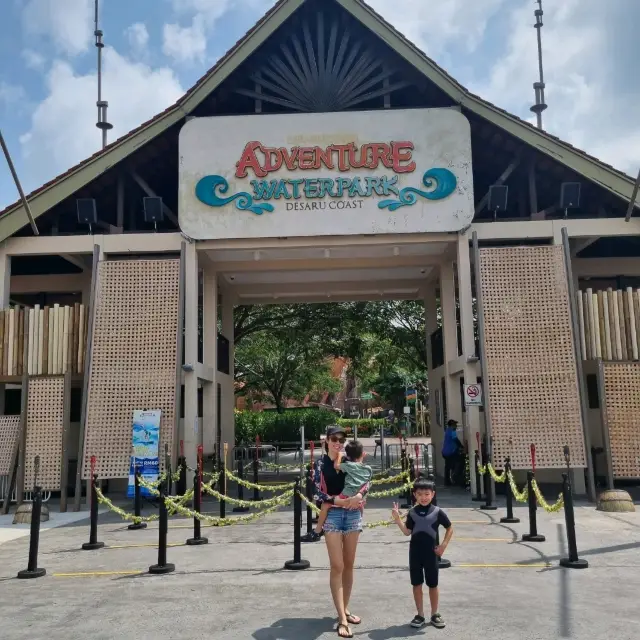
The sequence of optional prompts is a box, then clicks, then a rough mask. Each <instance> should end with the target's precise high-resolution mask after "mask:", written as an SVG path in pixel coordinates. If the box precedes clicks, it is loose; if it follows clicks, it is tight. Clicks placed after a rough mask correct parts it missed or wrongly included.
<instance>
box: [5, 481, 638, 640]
mask: <svg viewBox="0 0 640 640" xmlns="http://www.w3.org/2000/svg"><path fill="white" fill-rule="evenodd" d="M440 504H441V505H442V506H443V507H444V508H447V506H448V505H450V507H449V508H448V511H449V514H450V516H451V518H452V520H453V522H454V527H455V535H454V539H453V542H452V544H451V546H450V548H449V550H448V551H447V557H448V558H449V559H450V560H451V561H452V563H453V567H452V568H451V569H448V570H446V571H442V573H441V587H442V602H441V608H440V609H441V613H442V615H443V616H444V618H445V620H446V621H447V628H446V629H445V630H443V631H439V630H436V629H434V628H432V627H427V628H426V629H424V630H422V631H418V632H416V631H413V630H411V629H410V628H409V627H408V626H407V623H408V622H409V620H410V619H411V618H412V617H413V615H414V610H413V603H412V598H411V587H410V584H409V578H408V571H407V554H408V543H407V539H405V538H404V536H402V535H401V534H400V532H399V531H398V530H397V529H395V528H392V527H381V528H378V529H372V530H367V531H365V533H364V534H363V536H362V539H361V544H360V545H359V549H358V558H357V570H356V583H355V588H354V593H353V599H352V606H351V608H352V611H353V612H354V613H357V614H358V615H360V616H362V618H363V624H362V625H360V626H359V627H354V631H355V632H356V637H358V638H368V639H371V640H392V639H395V638H398V639H401V638H414V637H420V638H435V637H436V636H437V637H442V638H447V637H448V638H456V640H467V639H468V640H472V639H473V640H479V639H480V640H484V639H487V640H488V639H489V638H500V640H548V639H551V638H576V639H580V640H582V639H584V640H587V639H588V640H605V639H608V638H616V640H626V639H629V640H631V639H632V638H637V637H638V629H639V628H640V609H639V608H638V605H637V602H638V598H637V594H638V593H639V592H640V570H639V569H640V553H639V550H640V513H632V514H603V513H599V512H596V511H595V510H594V509H593V507H590V506H579V507H578V508H577V509H576V520H577V523H578V529H577V533H578V544H579V549H580V555H581V556H582V557H584V558H586V559H588V560H589V563H590V567H589V569H586V570H584V571H568V570H565V569H559V568H558V566H557V565H558V558H559V557H560V556H561V555H564V546H565V543H564V538H565V535H564V518H563V514H562V513H560V514H556V515H547V514H545V513H542V512H538V515H539V527H538V528H539V531H540V532H541V533H543V534H544V535H546V536H547V541H546V542H544V543H539V544H527V543H522V542H520V541H519V540H520V535H521V534H522V533H523V532H525V531H526V530H527V525H526V515H527V514H526V509H525V508H522V507H520V508H518V509H517V510H516V515H518V516H519V517H520V518H522V519H523V523H521V524H516V525H501V524H499V517H500V515H504V510H501V511H498V512H483V511H480V510H478V509H475V508H472V507H471V506H470V502H469V500H468V498H467V497H466V496H464V495H461V494H458V495H456V496H453V495H449V496H448V495H447V494H446V493H445V492H443V493H442V495H440ZM460 505H464V506H460ZM390 506H391V501H390V500H389V501H383V500H377V501H372V504H371V505H369V506H368V508H367V514H366V517H367V519H368V520H369V521H375V520H380V519H383V518H384V519H386V518H388V517H389V514H390ZM213 507H214V505H211V504H209V505H205V510H213ZM74 515H75V514H74ZM101 520H102V522H103V523H102V524H101V525H100V533H99V538H100V539H101V540H103V541H104V542H106V543H107V545H108V547H107V548H105V549H103V550H100V551H94V552H86V551H81V550H79V549H80V545H81V544H82V543H83V542H85V541H86V540H87V539H88V523H87V522H86V521H84V522H74V523H71V524H67V525H66V526H61V527H58V528H55V529H50V530H48V531H46V532H44V533H43V535H42V538H41V552H40V561H39V565H40V566H42V567H44V568H46V569H47V575H46V576H45V577H44V578H41V579H38V580H33V581H23V580H17V579H15V575H16V573H17V572H18V571H19V570H20V569H24V568H25V567H26V562H27V553H28V538H21V539H16V540H12V541H9V542H6V543H5V544H4V545H2V546H1V547H0V593H1V594H2V595H1V597H0V619H2V621H3V628H2V633H1V637H2V639H3V640H22V639H24V640H27V639H28V640H33V639H34V638H35V639H41V638H42V639H44V638H46V639H47V640H63V639H64V640H81V639H82V640H85V639H86V638H91V639H92V640H111V639H115V638H118V639H122V640H158V638H167V639H170V640H182V639H184V640H187V639H188V640H197V639H205V638H206V639H207V640H232V639H242V640H251V639H253V640H326V639H329V638H336V637H337V635H336V633H335V631H333V630H332V623H333V621H334V612H333V607H332V605H331V601H330V595H329V589H328V579H329V575H328V570H327V569H328V563H327V556H326V552H325V549H324V545H323V543H322V542H320V543H315V544H311V545H305V546H303V557H305V558H307V559H308V560H309V561H310V562H311V568H310V569H308V570H306V571H303V572H289V571H285V570H283V564H284V562H285V560H289V559H291V558H292V554H293V549H292V544H291V542H292V536H293V531H292V513H291V511H290V510H286V511H285V510H283V511H281V512H278V513H275V514H273V515H271V516H268V517H267V518H266V519H264V520H261V521H260V522H259V523H255V524H250V525H239V526H233V527H225V528H218V527H216V528H205V529H204V534H205V535H207V536H209V538H210V544H208V545H206V546H202V547H187V546H182V545H183V543H184V540H185V539H186V538H187V537H190V535H191V531H190V526H191V525H190V523H189V521H186V520H172V522H171V529H170V531H169V541H170V543H171V544H173V545H176V546H172V547H170V548H169V550H168V556H169V561H170V562H173V563H175V565H176V571H175V573H172V574H169V575H166V576H150V575H148V574H147V573H146V571H147V569H148V567H149V565H151V564H154V563H155V562H156V554H157V551H156V548H155V545H156V543H157V535H158V531H157V528H156V527H157V525H156V524H152V525H150V526H149V528H148V529H147V530H144V531H137V532H131V531H128V530H127V529H126V525H125V524H123V523H122V522H121V521H119V520H118V519H117V518H114V517H113V516H112V515H108V516H102V517H101Z"/></svg>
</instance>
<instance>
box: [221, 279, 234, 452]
mask: <svg viewBox="0 0 640 640" xmlns="http://www.w3.org/2000/svg"><path fill="white" fill-rule="evenodd" d="M234 297H235V296H234V294H233V292H232V291H231V290H229V289H224V290H223V292H222V335H223V336H224V337H225V338H227V340H229V375H225V374H222V373H221V374H219V377H220V386H221V391H222V402H221V414H222V442H223V443H225V442H226V443H227V444H228V445H229V451H231V449H232V448H233V447H234V446H235V414H234V408H235V389H234V385H233V378H234V360H235V356H234V325H233V308H234V305H235V299H234ZM223 454H224V452H223Z"/></svg>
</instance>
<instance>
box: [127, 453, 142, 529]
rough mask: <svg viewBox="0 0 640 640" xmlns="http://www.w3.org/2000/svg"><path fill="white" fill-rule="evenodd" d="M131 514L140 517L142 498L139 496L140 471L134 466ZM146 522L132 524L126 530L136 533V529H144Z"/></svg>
mask: <svg viewBox="0 0 640 640" xmlns="http://www.w3.org/2000/svg"><path fill="white" fill-rule="evenodd" d="M133 489H134V494H133V513H134V514H135V515H136V516H138V517H140V516H141V515H142V496H141V495H140V469H138V465H136V466H135V469H134V475H133ZM146 528H147V523H146V522H132V523H131V524H130V525H129V526H128V527H127V529H129V530H130V531H137V530H138V529H146Z"/></svg>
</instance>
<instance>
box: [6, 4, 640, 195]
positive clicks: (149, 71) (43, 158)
mask: <svg viewBox="0 0 640 640" xmlns="http://www.w3.org/2000/svg"><path fill="white" fill-rule="evenodd" d="M93 4H94V2H93V0H2V8H3V13H2V21H0V128H1V129H2V132H3V135H4V136H5V139H6V142H7V144H8V146H9V148H10V150H11V153H12V156H13V158H14V162H15V164H16V167H17V169H18V172H19V175H20V177H21V180H22V182H23V186H24V187H25V190H26V191H27V192H28V191H30V190H32V189H34V188H36V187H38V186H39V185H40V184H42V183H43V182H45V181H46V180H49V179H51V178H53V177H55V176H56V175H58V174H59V173H61V172H63V171H65V170H66V169H68V168H69V167H70V166H72V165H74V164H75V163H77V162H79V161H80V160H82V159H83V158H84V157H86V156H88V155H90V154H91V153H93V152H95V151H96V150H98V148H99V145H100V134H99V132H98V130H97V129H96V128H95V121H96V107H95V100H96V76H95V66H96V49H95V47H94V46H93ZM100 4H101V18H100V22H101V28H102V29H103V31H104V33H105V35H104V42H105V44H106V48H105V55H104V58H105V61H104V98H105V99H107V100H108V101H109V119H110V121H111V122H113V124H114V125H115V129H114V131H113V132H111V133H110V139H111V140H113V139H114V138H115V137H117V136H120V135H122V134H123V133H126V131H128V130H130V129H132V128H133V127H135V126H137V125H138V124H140V123H141V122H143V121H144V120H146V119H148V118H150V117H152V116H153V115H154V114H155V113H157V112H159V111H161V110H163V109H164V108H166V107H167V106H168V105H169V104H172V103H173V102H175V100H176V99H177V98H178V97H179V96H180V95H181V94H182V93H183V92H184V91H185V90H186V89H188V88H189V87H190V86H191V85H192V84H194V83H195V81H196V80H197V79H198V78H199V77H200V76H201V75H202V74H203V73H205V72H206V70H207V69H208V68H209V67H211V66H212V65H213V64H214V63H215V61H216V60H217V59H218V58H219V57H220V56H221V55H222V54H223V53H224V52H225V51H226V50H227V49H229V48H230V47H231V46H232V45H233V44H234V43H235V42H236V40H238V39H239V38H240V37H242V35H243V34H244V33H245V32H246V31H247V30H248V29H249V28H250V27H251V26H252V25H253V24H254V23H255V22H256V20H258V19H259V17H260V16H261V15H262V14H263V13H264V12H265V11H266V10H267V9H268V8H269V7H270V6H272V4H273V0H102V1H101V3H100ZM370 4H371V5H372V6H373V7H374V8H375V9H376V10H378V11H379V12H380V13H382V14H383V15H384V16H385V18H387V19H388V20H389V21H390V22H392V23H393V24H394V25H395V26H396V28H398V29H399V30H400V31H402V32H403V33H405V35H407V36H408V37H409V38H410V39H412V40H413V41H414V42H416V44H418V46H420V47H421V48H422V49H423V50H425V51H426V52H427V53H428V54H429V55H431V56H432V57H433V58H434V59H435V60H436V62H438V63H439V64H441V65H442V66H443V67H445V68H446V70H447V71H448V72H449V73H450V74H451V75H453V76H454V77H455V78H456V79H457V80H459V81H460V82H461V83H462V84H464V85H465V86H467V87H468V88H470V89H471V90H472V91H474V92H475V93H478V94H480V95H482V96H483V97H485V98H487V99H488V100H491V101H492V102H495V103H496V104H498V105H499V106H501V107H503V108H506V109H508V110H509V111H511V112H513V113H516V114H517V115H519V116H521V117H523V118H527V119H530V118H531V115H532V114H531V113H530V112H529V106H530V105H531V103H532V99H533V89H532V83H533V81H534V80H535V79H536V73H537V72H536V41H535V30H534V29H533V28H532V25H533V23H534V18H533V10H534V8H535V5H534V3H533V2H532V1H531V0H370ZM400 5H401V6H402V11H398V7H399V6H400ZM605 5H606V6H605ZM543 8H544V10H545V20H544V22H545V26H544V30H543V47H544V54H545V70H546V78H545V79H546V82H547V101H548V103H549V110H548V111H547V112H546V113H545V115H544V118H545V128H547V129H549V130H550V131H551V132H553V133H554V134H556V135H558V136H560V137H562V138H564V139H566V140H568V141H570V142H572V143H573V144H575V145H577V146H578V147H580V148H583V149H586V150H587V151H589V152H590V153H592V154H593V155H596V156H598V157H600V158H602V159H603V160H605V161H607V162H609V163H611V164H613V165H614V166H616V167H618V168H620V169H622V170H624V171H627V172H628V173H631V174H633V175H635V174H636V172H637V171H638V167H639V166H640V109H638V107H637V105H638V104H640V82H639V80H640V72H639V71H638V70H637V66H636V65H637V61H638V60H639V59H640V40H638V38H637V27H636V28H635V29H636V30H634V24H635V25H638V24H640V2H638V0H608V2H607V3H603V2H601V1H600V0H562V2H559V1H557V0H556V1H555V2H551V0H545V1H544V3H543ZM16 198H17V193H16V190H15V187H14V186H13V182H12V181H11V177H10V174H9V171H8V169H7V167H6V163H5V162H4V159H3V158H0V208H1V207H2V206H4V205H6V204H8V203H10V202H13V201H14V200H15V199H16Z"/></svg>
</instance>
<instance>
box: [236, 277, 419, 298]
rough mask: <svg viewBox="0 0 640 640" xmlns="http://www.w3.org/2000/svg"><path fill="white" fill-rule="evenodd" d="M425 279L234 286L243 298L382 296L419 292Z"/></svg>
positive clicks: (237, 293)
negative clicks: (394, 293) (314, 295)
mask: <svg viewBox="0 0 640 640" xmlns="http://www.w3.org/2000/svg"><path fill="white" fill-rule="evenodd" d="M423 283H424V279H422V278H417V279H415V280H407V279H402V280H355V281H352V282H283V283H280V284H278V283H273V284H264V283H255V284H245V285H233V290H234V292H235V293H236V295H237V296H238V298H240V299H241V300H242V298H248V297H250V298H260V297H262V296H265V297H269V296H270V297H276V296H291V295H310V294H320V295H324V296H327V295H328V296H332V295H340V294H342V295H347V296H348V295H362V294H363V293H367V294H368V293H372V294H374V295H380V294H383V293H384V292H387V293H393V292H398V293H412V292H416V293H417V292H419V291H420V288H421V287H422V285H423Z"/></svg>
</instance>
